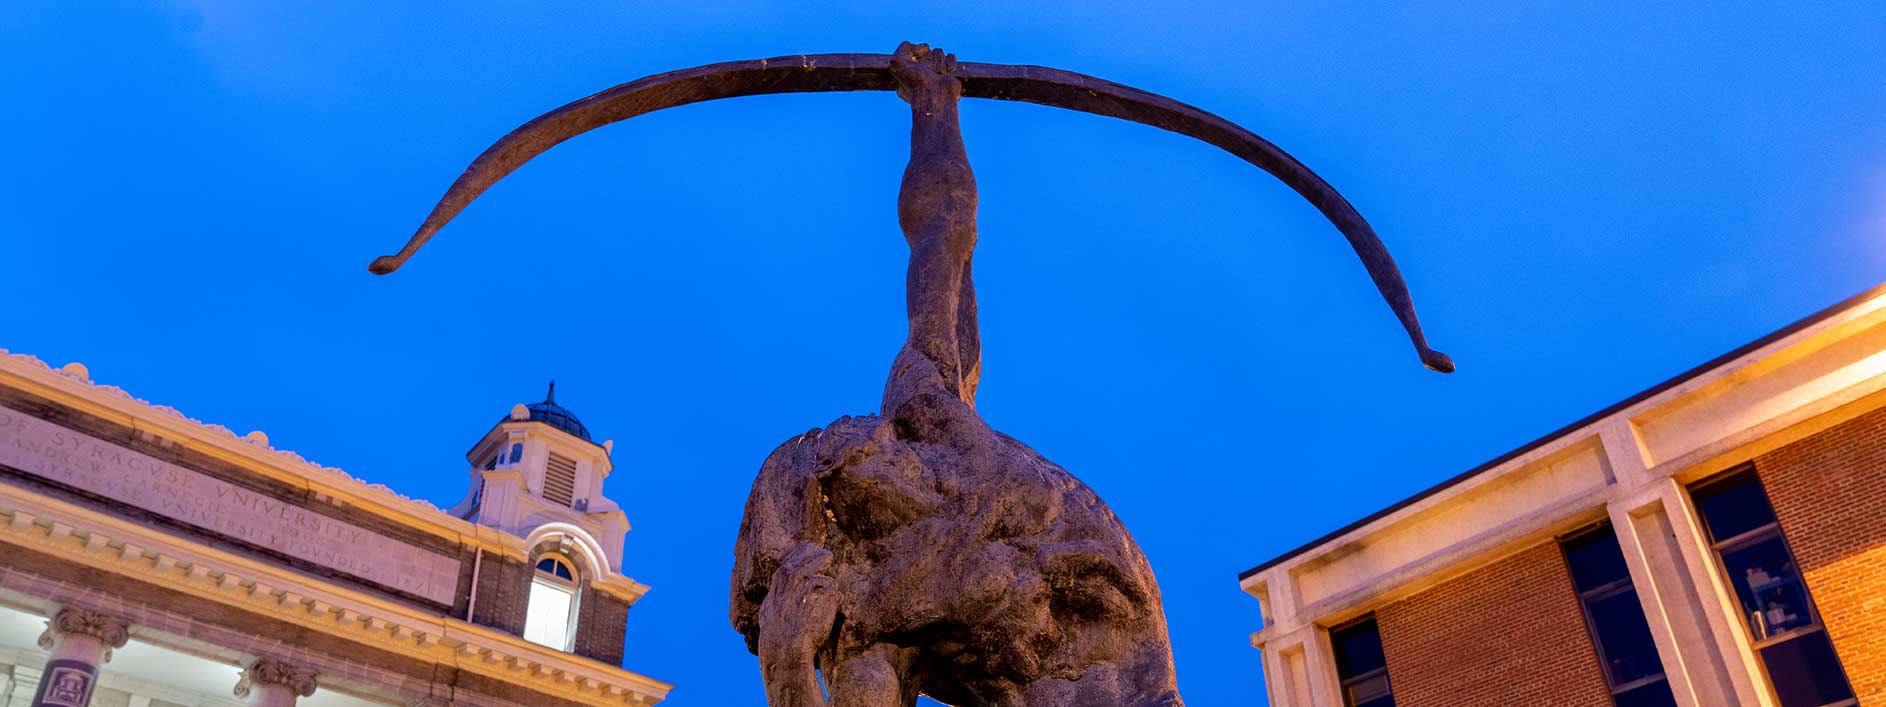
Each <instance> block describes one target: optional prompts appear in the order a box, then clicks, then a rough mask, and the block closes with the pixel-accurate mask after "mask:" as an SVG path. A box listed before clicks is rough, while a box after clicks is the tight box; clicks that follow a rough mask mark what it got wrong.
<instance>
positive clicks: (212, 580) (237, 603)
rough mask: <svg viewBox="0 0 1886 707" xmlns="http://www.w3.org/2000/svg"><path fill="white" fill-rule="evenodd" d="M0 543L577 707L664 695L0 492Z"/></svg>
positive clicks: (441, 621) (639, 683)
mask: <svg viewBox="0 0 1886 707" xmlns="http://www.w3.org/2000/svg"><path fill="white" fill-rule="evenodd" d="M5 543H12V544H17V545H21V546H26V547H35V548H40V549H42V550H45V551H48V552H51V553H53V554H56V555H57V556H59V557H62V558H64V559H67V560H70V561H74V562H79V563H81V564H84V565H86V566H89V567H93V568H96V569H100V570H104V571H108V572H113V573H116V574H120V575H124V576H127V577H130V578H133V579H138V580H142V581H147V582H153V583H161V584H162V585H163V586H165V587H169V588H172V589H174V590H177V591H181V592H185V593H188V594H191V595H194V596H199V597H203V598H207V599H210V600H213V601H216V602H219V603H222V604H226V605H229V606H233V607H238V608H241V609H245V610H248V611H252V612H256V613H259V614H263V615H267V616H269V617H271V618H275V619H278V620H282V621H289V622H292V623H295V624H298V625H301V626H305V627H308V628H310V629H313V630H318V631H322V632H325V633H328V634H330V635H335V636H339V637H342V638H346V639H349V640H353V641H359V642H363V643H371V644H372V645H374V646H376V647H378V648H381V649H385V650H390V651H394V652H397V653H400V654H403V655H408V656H411V657H414V658H417V659H420V660H424V661H428V662H432V663H436V664H441V665H447V666H452V667H456V668H459V669H461V670H465V671H468V672H473V673H477V674H481V675H485V676H486V677H490V678H493V679H497V680H501V681H504V682H509V683H513V684H518V685H521V686H525V687H528V688H529V689H532V690H536V691H539V692H542V693H545V694H550V695H556V696H558V697H563V698H566V699H570V700H574V701H578V702H583V703H587V704H594V705H625V704H626V705H649V704H654V703H656V702H659V701H661V700H662V699H663V698H664V697H665V696H666V695H667V693H668V691H669V690H670V689H672V688H673V686H672V685H669V684H667V683H663V682H660V681H658V680H653V679H650V678H647V677H644V676H642V675H638V674H636V673H632V672H630V671H627V670H624V669H621V668H619V667H615V666H608V665H603V664H601V663H597V662H595V661H592V660H589V659H587V658H582V657H580V656H576V655H572V654H569V653H564V652H561V651H554V650H551V649H549V648H546V647H543V646H539V645H537V644H534V643H530V642H528V641H525V640H524V639H522V638H520V637H518V636H513V635H511V634H508V633H503V632H500V631H496V630H494V629H490V628H487V627H484V626H479V625H476V624H471V623H468V622H465V621H462V620H459V619H456V618H448V617H443V616H439V615H437V614H433V613H430V612H425V611H421V610H419V609H416V608H413V607H410V606H406V605H404V604H398V603H394V602H391V601H388V600H385V599H381V598H380V597H378V596H375V595H372V594H368V593H365V592H360V591H355V590H352V589H348V588H346V587H342V586H337V585H334V584H331V583H327V582H322V581H320V580H318V579H314V578H311V577H308V576H306V575H302V574H300V573H297V572H294V571H292V570H288V569H285V568H282V567H279V566H276V565H273V564H269V563H264V562H261V561H258V560H254V559H250V558H248V557H246V556H243V555H238V554H235V553H232V552H228V551H224V550H220V549H217V548H213V547H208V546H203V545H198V544H195V543H191V542H189V541H187V540H185V539H182V538H177V537H175V536H172V535H169V534H168V533H164V532H163V531H159V530H156V529H152V528H148V527H145V526H142V525H139V524H136V523H132V522H130V521H126V520H123V519H120V518H117V517H115V516H110V515H107V514H104V513H101V512H99V511H95V510H92V509H90V508H85V507H83V506H79V505H76V504H72V503H68V502H65V501H62V500H59V499H54V498H48V497H44V496H39V495H37V494H33V493H31V492H29V491H25V490H22V489H17V488H14V487H10V486H7V485H4V484H0V544H5ZM238 648H239V647H238Z"/></svg>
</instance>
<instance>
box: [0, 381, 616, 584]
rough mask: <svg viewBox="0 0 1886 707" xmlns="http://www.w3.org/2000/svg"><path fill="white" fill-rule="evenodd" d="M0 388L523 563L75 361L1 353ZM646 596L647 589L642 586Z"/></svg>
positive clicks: (340, 475) (516, 545)
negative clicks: (99, 377) (98, 376)
mask: <svg viewBox="0 0 1886 707" xmlns="http://www.w3.org/2000/svg"><path fill="white" fill-rule="evenodd" d="M0 386H4V387H12V388H16V389H19V390H22V391H24V392H28V393H31V394H34V395H37V396H40V397H44V398H48V399H51V400H53V401H54V402H57V403H59V404H62V405H67V406H70V407H74V408H76V409H79V410H81V411H83V412H87V413H90V414H95V415H98V416H100V417H103V418H105V419H108V420H111V421H114V422H116V423H118V424H121V425H124V426H127V427H130V428H132V429H135V430H138V431H140V432H141V433H145V434H153V435H155V436H157V437H161V438H164V439H170V440H188V441H191V442H194V443H197V444H196V446H195V447H193V448H196V449H200V450H201V451H203V452H204V453H207V454H210V455H212V456H216V457H219V458H222V459H224V460H225V461H229V462H231V463H234V464H236V465H238V466H240V467H242V468H244V469H247V470H250V471H253V472H256V473H258V474H261V475H263V476H265V477H269V478H273V479H276V480H277V481H281V482H284V483H289V484H291V485H296V486H303V487H306V488H307V489H308V490H309V491H310V492H312V493H314V494H315V496H316V498H318V499H320V500H325V501H330V502H335V503H344V504H345V505H347V506H351V507H354V508H358V509H361V510H364V511H367V512H370V513H374V514H375V515H379V516H382V517H386V518H389V519H391V520H394V521H395V522H398V523H400V524H402V525H406V526H409V527H413V528H415V529H417V530H420V531H422V532H426V533H429V534H432V535H434V536H437V537H440V538H444V539H447V540H450V541H453V542H456V543H459V544H462V545H465V546H467V547H468V548H482V549H484V550H486V551H488V552H499V553H503V554H505V555H509V556H512V557H516V558H518V559H524V558H525V557H526V556H527V555H526V550H525V548H524V547H523V539H522V538H518V537H516V536H514V535H510V534H508V533H505V532H503V531H501V530H498V529H495V528H490V527H486V526H481V525H478V524H475V523H470V522H467V521H465V520H462V519H460V518H457V517H454V516H452V515H451V514H449V513H446V512H445V511H443V510H441V509H440V508H439V507H438V506H435V505H433V504H432V503H430V502H427V501H424V500H419V499H414V498H409V497H406V496H403V495H400V494H399V493H397V492H395V491H393V490H392V489H391V488H389V487H387V486H385V485H383V484H373V483H368V482H366V481H364V480H361V479H359V478H357V477H355V476H353V475H351V474H348V473H347V472H346V471H343V470H341V469H339V468H335V467H330V466H323V465H320V464H316V463H314V462H311V461H309V460H307V459H306V458H303V457H302V456H301V455H299V454H296V453H295V452H292V451H288V450H281V449H276V448H274V447H273V446H270V445H269V442H268V435H266V434H263V433H262V432H260V431H255V432H250V433H249V434H247V435H241V436H238V435H237V434H236V433H235V432H234V431H232V430H230V429H229V428H227V427H224V426H222V425H217V424H213V423H206V422H203V421H201V420H197V419H195V418H191V417H189V416H186V415H184V414H183V413H182V412H179V411H178V410H177V409H176V408H172V407H169V406H166V405H157V404H153V403H151V402H149V401H146V400H143V399H140V398H137V397H135V396H133V395H131V394H130V393H128V392H126V391H125V390H124V389H122V388H119V387H117V386H111V385H101V384H98V383H95V382H93V381H92V379H91V374H90V372H89V371H88V370H87V369H86V368H85V366H83V365H81V364H78V363H69V364H66V365H65V366H63V367H60V368H56V369H55V368H53V367H52V366H50V365H48V364H46V363H45V362H44V361H41V360H40V359H38V358H37V357H34V356H31V355H28V354H20V353H12V352H9V351H7V350H6V349H0ZM622 580H623V581H621V582H615V581H611V582H609V583H608V587H609V588H610V589H611V590H612V593H615V594H619V595H622V596H623V598H625V599H626V598H629V597H631V596H639V593H638V592H637V591H636V590H635V589H634V588H635V587H641V586H642V585H640V584H638V583H636V582H635V581H634V580H631V579H628V578H627V577H622ZM642 591H646V587H642Z"/></svg>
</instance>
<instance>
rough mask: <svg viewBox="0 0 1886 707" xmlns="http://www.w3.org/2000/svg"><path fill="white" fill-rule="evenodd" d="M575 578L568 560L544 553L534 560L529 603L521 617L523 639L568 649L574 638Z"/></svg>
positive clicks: (573, 567)
mask: <svg viewBox="0 0 1886 707" xmlns="http://www.w3.org/2000/svg"><path fill="white" fill-rule="evenodd" d="M578 578H579V575H578V574H577V573H576V569H575V565H574V564H572V563H571V562H570V561H569V558H566V557H564V556H562V555H559V554H555V553H547V554H545V555H543V556H542V557H541V558H539V559H538V560H537V572H536V576H534V577H532V578H531V582H530V603H529V605H528V608H526V609H525V611H526V613H525V614H524V640H526V641H530V642H532V643H535V644H538V645H541V646H549V647H551V648H555V649H557V650H560V651H567V650H570V646H571V643H572V641H574V640H575V638H576V603H577V598H578V592H577V587H579V586H580V583H579V582H578Z"/></svg>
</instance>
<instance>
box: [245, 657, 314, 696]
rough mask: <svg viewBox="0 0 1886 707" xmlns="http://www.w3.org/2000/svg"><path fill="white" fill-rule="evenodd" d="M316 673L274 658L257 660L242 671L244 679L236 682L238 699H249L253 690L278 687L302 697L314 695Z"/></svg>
mask: <svg viewBox="0 0 1886 707" xmlns="http://www.w3.org/2000/svg"><path fill="white" fill-rule="evenodd" d="M315 677H316V673H315V672H314V671H313V670H309V669H307V668H302V667H297V666H294V665H289V664H288V663H284V662H282V661H279V660H276V659H274V658H257V659H255V662H253V663H250V664H249V667H248V668H246V669H244V670H243V671H242V679H241V680H237V681H236V689H235V694H236V696H237V697H248V696H249V691H250V690H251V689H252V688H261V687H265V686H269V685H276V686H280V687H284V688H287V689H288V690H289V691H290V692H293V693H295V694H296V695H299V696H301V697H307V696H309V695H313V694H314V688H315Z"/></svg>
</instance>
